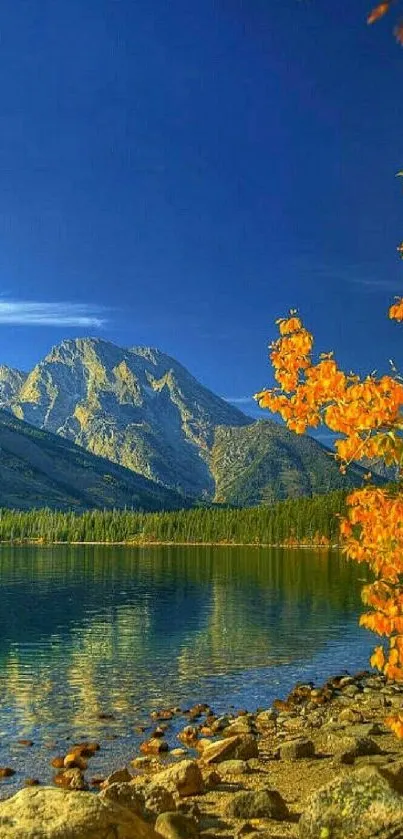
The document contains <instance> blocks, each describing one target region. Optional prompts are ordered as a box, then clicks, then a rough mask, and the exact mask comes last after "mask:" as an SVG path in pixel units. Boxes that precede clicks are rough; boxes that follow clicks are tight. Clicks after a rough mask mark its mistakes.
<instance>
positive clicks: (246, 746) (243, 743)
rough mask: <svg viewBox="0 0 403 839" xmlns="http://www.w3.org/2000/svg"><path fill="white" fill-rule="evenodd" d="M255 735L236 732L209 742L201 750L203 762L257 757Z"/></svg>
mask: <svg viewBox="0 0 403 839" xmlns="http://www.w3.org/2000/svg"><path fill="white" fill-rule="evenodd" d="M258 754H259V752H258V747H257V741H256V737H254V736H253V734H238V735H236V736H235V737H225V738H224V739H223V740H218V741H217V742H216V743H211V745H210V746H206V748H205V749H204V750H203V762H204V763H221V761H222V760H249V759H250V758H252V757H258Z"/></svg>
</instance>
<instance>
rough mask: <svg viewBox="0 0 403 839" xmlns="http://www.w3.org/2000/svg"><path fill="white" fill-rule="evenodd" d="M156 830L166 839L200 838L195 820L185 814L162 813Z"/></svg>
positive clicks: (156, 824)
mask: <svg viewBox="0 0 403 839" xmlns="http://www.w3.org/2000/svg"><path fill="white" fill-rule="evenodd" d="M155 829H156V831H157V832H158V835H159V836H163V837H164V839H198V837H199V836H200V834H199V831H198V827H197V823H196V821H195V819H194V818H193V817H192V816H188V815H186V814H185V813H162V814H161V815H160V816H158V819H157V821H156V823H155Z"/></svg>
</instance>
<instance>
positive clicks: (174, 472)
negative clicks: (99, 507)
mask: <svg viewBox="0 0 403 839" xmlns="http://www.w3.org/2000/svg"><path fill="white" fill-rule="evenodd" d="M4 404H5V402H4V401H3V405H4ZM8 406H9V407H11V409H12V411H13V413H14V414H15V415H16V416H17V417H18V418H19V419H24V420H25V421H26V422H29V423H31V424H32V425H36V426H38V427H40V428H44V429H46V430H47V431H53V432H55V433H57V434H60V435H62V436H63V437H67V438H68V439H70V440H73V441H74V442H75V443H78V444H79V445H80V446H83V447H84V448H86V449H88V450H89V451H91V452H93V453H94V454H97V455H101V456H102V457H106V458H108V459H109V460H112V461H114V462H115V463H119V464H121V465H122V466H125V467H127V468H129V469H132V470H133V471H135V472H139V473H140V474H142V475H144V476H145V477H147V478H150V479H151V480H154V481H157V482H158V483H160V484H163V485H164V486H168V487H170V488H173V489H178V490H179V491H180V492H181V493H182V494H184V495H190V496H193V497H212V496H213V495H214V481H213V478H212V476H211V474H210V471H209V466H208V460H209V451H210V448H211V445H212V443H213V439H214V430H215V427H216V426H217V425H231V426H237V425H245V424H247V423H250V422H252V420H251V419H250V418H248V417H246V416H245V415H244V414H243V413H242V412H241V411H239V410H238V409H237V408H234V407H232V406H231V405H230V404H229V403H227V402H225V401H224V400H223V399H220V397H218V396H216V395H215V394H213V393H211V391H209V390H207V389H206V388H204V387H203V386H202V385H201V384H200V383H199V382H197V381H196V379H194V378H193V376H191V375H190V373H188V371H187V370H185V368H184V367H182V365H181V364H179V363H178V362H177V361H175V360H174V359H173V358H170V357H169V356H168V355H165V354H164V353H162V352H160V351H159V350H156V349H150V348H147V347H134V348H133V349H122V348H120V347H117V346H115V345H114V344H111V343H109V342H107V341H102V340H100V339H95V338H88V339H77V340H71V341H63V342H62V343H61V344H60V345H59V346H57V347H54V348H53V349H52V350H51V352H50V353H49V354H48V355H47V356H46V357H45V358H44V359H43V361H41V362H40V363H39V364H38V365H37V366H36V367H35V368H34V369H33V370H32V372H31V373H29V375H28V376H27V377H26V379H25V380H24V381H23V383H22V385H21V387H20V389H19V390H18V392H17V393H15V394H13V395H12V396H11V398H10V399H9V401H8Z"/></svg>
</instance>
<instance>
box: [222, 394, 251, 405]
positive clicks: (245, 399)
mask: <svg viewBox="0 0 403 839" xmlns="http://www.w3.org/2000/svg"><path fill="white" fill-rule="evenodd" d="M222 398H223V399H225V401H226V402H234V403H235V404H236V405H249V404H250V403H252V402H253V403H255V400H254V398H253V396H234V397H233V398H231V397H230V396H223V397H222ZM255 404H256V403H255Z"/></svg>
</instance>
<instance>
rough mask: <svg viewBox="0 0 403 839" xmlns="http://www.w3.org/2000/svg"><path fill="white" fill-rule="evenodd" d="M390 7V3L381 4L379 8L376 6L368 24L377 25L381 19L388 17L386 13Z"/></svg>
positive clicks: (369, 16)
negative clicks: (377, 21) (376, 22)
mask: <svg viewBox="0 0 403 839" xmlns="http://www.w3.org/2000/svg"><path fill="white" fill-rule="evenodd" d="M389 6H390V3H380V4H379V6H375V8H374V9H372V11H371V12H370V13H369V15H368V17H367V23H375V21H376V20H379V18H380V17H383V16H384V15H386V12H388V11H389Z"/></svg>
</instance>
